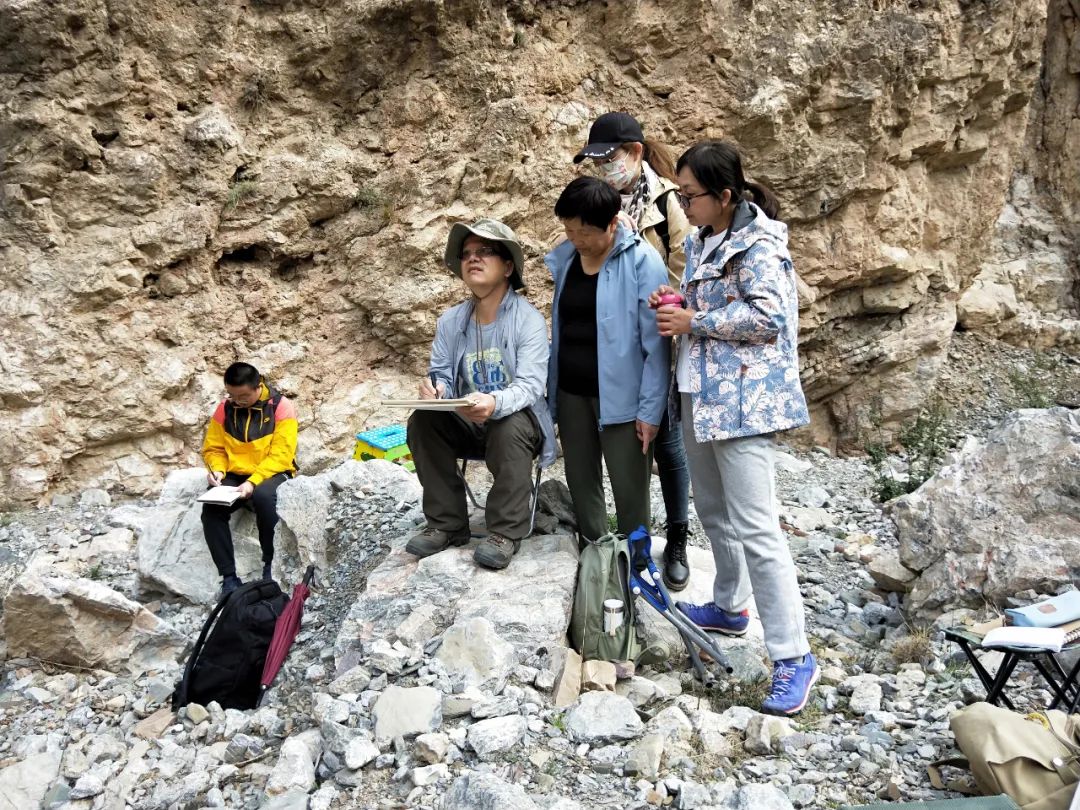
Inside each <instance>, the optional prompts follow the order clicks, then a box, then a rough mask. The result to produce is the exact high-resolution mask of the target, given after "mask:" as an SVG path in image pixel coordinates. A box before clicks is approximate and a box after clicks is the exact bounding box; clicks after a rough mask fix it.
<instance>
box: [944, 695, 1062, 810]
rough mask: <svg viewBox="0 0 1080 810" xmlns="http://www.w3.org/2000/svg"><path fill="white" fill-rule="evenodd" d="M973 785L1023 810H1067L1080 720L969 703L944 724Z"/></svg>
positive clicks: (1048, 713)
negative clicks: (1029, 713) (973, 782)
mask: <svg viewBox="0 0 1080 810" xmlns="http://www.w3.org/2000/svg"><path fill="white" fill-rule="evenodd" d="M949 725H950V726H951V728H952V732H953V734H954V735H955V736H956V745H957V747H958V748H959V749H960V750H961V751H962V752H963V754H964V756H965V757H966V758H967V761H968V763H969V767H970V768H971V772H972V774H973V775H974V777H975V783H976V784H977V785H978V786H979V789H980V790H981V791H982V792H983V793H984V794H987V795H996V794H999V793H1006V794H1008V795H1009V796H1010V797H1012V799H1013V800H1014V801H1015V802H1016V803H1017V804H1018V805H1020V807H1021V808H1022V810H1069V804H1070V802H1071V800H1072V798H1073V795H1074V793H1075V792H1076V789H1077V783H1078V782H1080V714H1074V715H1067V714H1065V712H1060V711H1048V712H1039V713H1036V714H1034V715H1027V716H1025V715H1022V714H1017V713H1016V712H1011V711H1009V710H1008V709H1001V708H998V707H997V706H991V705H990V704H989V703H974V704H972V705H971V706H968V707H967V708H965V709H961V710H960V711H959V712H957V713H956V714H954V715H953V716H952V718H951V720H950V721H949Z"/></svg>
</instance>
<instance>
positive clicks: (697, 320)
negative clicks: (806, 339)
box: [673, 202, 810, 442]
mask: <svg viewBox="0 0 1080 810" xmlns="http://www.w3.org/2000/svg"><path fill="white" fill-rule="evenodd" d="M707 236H708V233H703V229H698V231H696V232H695V233H692V234H691V235H690V236H688V237H687V238H686V257H687V261H686V268H685V270H684V271H683V282H682V292H683V294H684V295H685V296H686V299H687V306H688V307H690V308H691V309H693V310H696V312H697V314H696V315H695V316H694V318H693V320H692V321H691V323H690V335H689V361H690V390H691V401H692V403H693V414H692V417H691V418H692V419H693V425H694V438H695V439H697V441H699V442H706V441H716V440H722V439H733V438H737V437H740V436H756V435H759V434H763V433H773V432H775V431H778V430H787V429H789V428H794V427H799V426H800V425H805V424H807V423H809V421H810V416H809V413H808V412H807V408H806V398H805V397H804V396H803V391H802V385H801V384H800V382H799V355H798V329H799V307H798V301H797V298H796V287H795V269H794V267H792V264H791V256H790V255H789V253H788V249H787V226H786V225H784V224H783V223H782V222H777V221H775V220H772V219H769V218H768V217H767V216H766V215H765V213H764V212H763V211H761V209H759V208H758V207H757V206H756V205H754V204H753V203H749V202H741V203H739V205H738V206H737V207H736V209H735V212H734V215H733V217H732V224H731V229H730V231H729V233H728V236H727V237H726V238H725V240H724V241H723V242H722V243H721V244H720V245H719V246H718V247H717V248H716V249H715V250H713V251H712V253H711V254H710V255H708V256H702V255H701V254H702V248H703V246H704V238H705V237H707ZM673 390H674V388H673ZM688 416H690V415H689V414H685V413H684V414H682V417H683V418H684V419H685V418H687V417H688Z"/></svg>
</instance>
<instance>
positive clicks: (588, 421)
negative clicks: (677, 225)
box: [545, 177, 670, 540]
mask: <svg viewBox="0 0 1080 810" xmlns="http://www.w3.org/2000/svg"><path fill="white" fill-rule="evenodd" d="M620 209H621V204H620V199H619V193H618V192H617V191H615V190H614V189H613V188H611V186H609V185H608V184H607V183H604V182H603V181H601V180H598V179H596V178H594V177H579V178H578V179H576V180H574V181H573V182H572V183H570V185H568V186H567V187H566V188H565V189H564V190H563V192H562V195H561V196H560V197H559V200H558V202H557V203H556V204H555V215H556V216H557V217H558V218H559V220H560V221H561V222H562V224H563V228H564V229H565V231H566V237H567V241H565V242H563V243H562V244H560V245H559V246H558V247H556V248H555V249H554V250H553V251H551V253H549V254H548V255H547V256H546V257H545V262H546V263H547V266H548V269H549V270H550V271H551V275H552V277H553V278H554V280H555V299H554V301H553V303H552V306H551V331H552V336H551V357H550V360H549V362H548V389H547V390H548V402H549V405H550V407H551V412H552V415H553V416H554V417H555V420H556V422H557V423H558V425H559V435H560V438H561V439H562V448H563V457H564V459H565V463H566V483H567V486H568V487H569V489H570V497H571V498H572V499H573V501H574V511H575V513H576V515H577V520H578V530H579V531H580V533H581V534H582V535H583V537H584V538H585V539H587V540H595V539H597V538H598V537H600V536H601V535H603V534H604V533H605V532H607V507H606V505H605V499H604V486H603V476H602V472H601V465H600V460H601V457H603V460H604V462H605V464H606V466H607V470H608V475H609V476H610V478H611V489H612V493H613V495H614V498H615V514H616V518H617V523H618V529H619V531H620V532H624V533H627V534H629V533H630V532H631V531H633V530H634V529H636V528H637V527H638V526H640V525H645V526H649V524H650V512H651V510H650V496H649V479H650V476H651V474H652V447H651V444H652V441H653V439H654V438H655V437H656V433H657V430H658V427H659V425H660V421H661V418H662V416H663V413H664V409H665V407H666V406H667V388H668V379H669V372H668V363H669V360H670V351H669V349H668V346H669V343H670V341H667V340H664V339H662V338H661V337H660V333H659V331H658V330H657V325H656V318H655V317H654V314H653V312H652V311H651V310H650V309H649V294H650V293H651V292H652V291H653V290H655V289H656V288H657V287H658V286H659V285H661V284H663V283H664V281H665V280H666V279H667V271H666V269H665V267H664V262H663V260H662V259H661V258H660V255H659V254H658V253H657V252H656V250H655V249H653V247H652V246H651V245H649V244H648V243H647V242H646V241H645V240H644V239H643V238H642V237H641V235H640V234H637V233H634V232H633V231H632V230H630V229H628V228H626V227H625V226H623V225H621V224H620V223H619V219H618V215H619V211H620Z"/></svg>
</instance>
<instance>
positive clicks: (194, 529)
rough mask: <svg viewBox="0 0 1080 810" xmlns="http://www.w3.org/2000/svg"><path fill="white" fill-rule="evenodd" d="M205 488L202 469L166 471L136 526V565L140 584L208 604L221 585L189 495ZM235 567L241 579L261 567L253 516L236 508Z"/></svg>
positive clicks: (199, 513)
mask: <svg viewBox="0 0 1080 810" xmlns="http://www.w3.org/2000/svg"><path fill="white" fill-rule="evenodd" d="M205 490H206V470H204V469H202V468H197V469H189V470H176V471H174V472H171V473H169V477H168V478H166V479H165V485H164V486H163V487H162V490H161V495H160V497H159V498H158V501H157V505H156V506H155V507H153V508H152V509H151V510H148V511H149V514H148V515H146V516H145V517H144V519H143V520H142V521H141V522H140V525H139V527H138V531H139V540H138V549H137V556H138V569H139V579H140V581H141V582H142V584H143V587H144V588H147V589H149V590H161V591H165V592H166V593H171V594H175V595H177V596H180V597H183V598H184V599H187V600H188V601H189V602H193V603H195V604H212V603H213V602H215V601H216V599H217V595H218V591H219V589H220V588H221V577H220V576H219V575H218V572H217V568H216V567H215V566H214V561H213V559H212V558H211V557H210V551H209V549H207V547H206V539H205V537H204V536H203V528H202V504H200V503H198V502H196V500H195V498H197V497H198V496H199V494H200V493H202V492H204V491H205ZM232 535H233V547H234V548H235V553H236V572H237V574H239V575H240V577H241V578H242V579H246V578H247V577H248V576H249V575H250V574H252V573H256V574H257V573H258V572H261V570H262V550H261V549H260V547H259V537H258V533H257V530H256V527H255V516H254V514H253V513H252V512H250V511H249V510H247V509H238V510H237V512H236V513H235V514H234V515H233V518H232Z"/></svg>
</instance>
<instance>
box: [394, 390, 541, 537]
mask: <svg viewBox="0 0 1080 810" xmlns="http://www.w3.org/2000/svg"><path fill="white" fill-rule="evenodd" d="M408 442H409V452H410V453H412V457H413V463H414V464H415V465H416V475H417V477H418V478H419V479H420V485H421V486H422V487H423V488H424V496H423V507H424V517H426V518H427V522H428V526H430V527H431V528H433V529H441V530H443V531H446V532H456V531H460V530H461V529H464V528H467V527H468V525H469V512H468V505H467V504H466V502H465V484H464V483H463V482H462V480H461V476H460V475H458V467H457V465H458V459H460V458H481V459H484V461H485V462H486V463H487V467H488V470H490V471H491V474H492V476H493V477H494V479H495V483H494V484H493V485H492V487H491V491H490V492H488V496H487V504H486V509H485V519H486V522H487V529H488V531H489V532H493V533H495V534H501V535H502V536H503V537H507V538H509V539H511V540H520V539H522V538H523V537H525V535H526V534H528V532H529V512H530V509H529V507H530V503H529V495H530V494H531V492H532V471H533V459H534V458H535V457H536V454H537V453H538V452H539V450H540V442H541V436H540V427H539V425H538V424H537V422H536V417H534V416H533V415H532V414H531V413H530V412H529V411H527V410H525V411H518V412H517V413H512V414H510V415H509V416H507V417H505V418H503V419H493V420H488V422H487V423H485V424H484V425H474V424H473V423H472V422H468V421H466V420H465V419H462V418H461V417H460V416H458V415H457V414H456V413H452V412H449V411H413V414H412V416H410V417H409V427H408Z"/></svg>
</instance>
